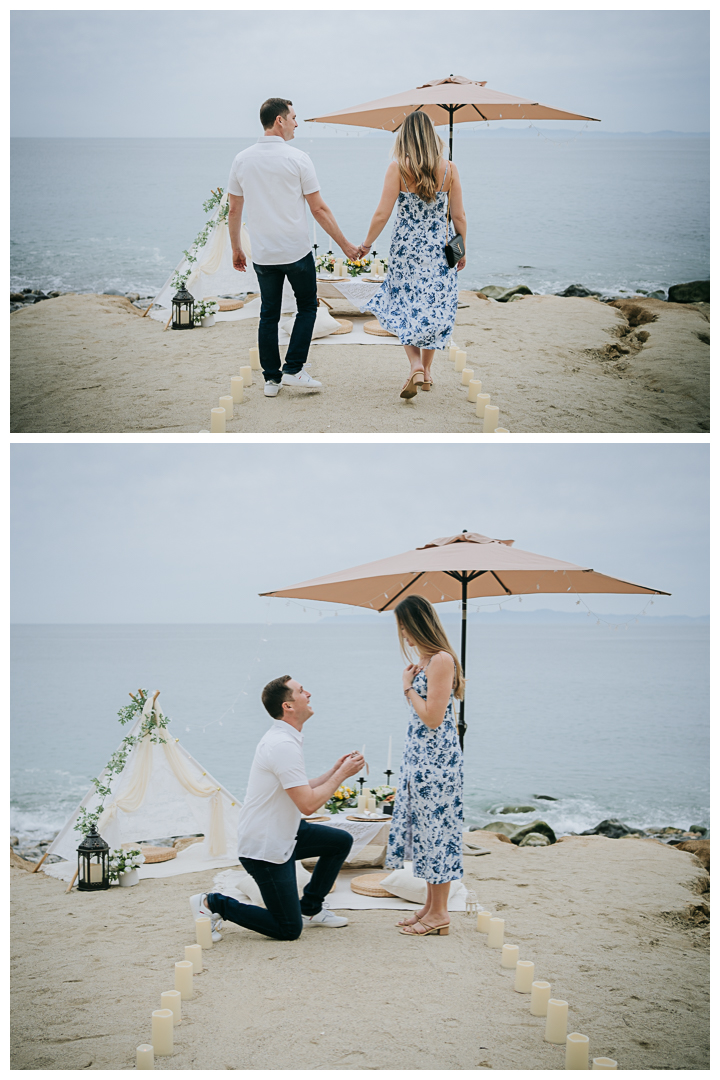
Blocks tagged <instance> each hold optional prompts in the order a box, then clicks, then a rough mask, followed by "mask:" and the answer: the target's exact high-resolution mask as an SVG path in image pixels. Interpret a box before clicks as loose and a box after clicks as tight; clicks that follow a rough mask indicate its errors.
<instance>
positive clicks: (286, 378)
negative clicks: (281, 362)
mask: <svg viewBox="0 0 720 1080" xmlns="http://www.w3.org/2000/svg"><path fill="white" fill-rule="evenodd" d="M282 381H283V386H305V387H313V386H322V383H321V382H320V381H319V380H318V379H313V378H311V377H310V375H308V373H307V372H306V371H299V372H298V374H297V375H283V377H282Z"/></svg>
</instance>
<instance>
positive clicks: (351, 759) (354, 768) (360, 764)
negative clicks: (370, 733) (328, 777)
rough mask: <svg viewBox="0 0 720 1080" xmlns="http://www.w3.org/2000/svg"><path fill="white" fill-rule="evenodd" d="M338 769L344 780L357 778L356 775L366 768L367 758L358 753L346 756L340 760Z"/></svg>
mask: <svg viewBox="0 0 720 1080" xmlns="http://www.w3.org/2000/svg"><path fill="white" fill-rule="evenodd" d="M338 767H339V770H340V774H341V777H342V779H343V780H347V778H348V777H349V776H355V774H356V773H359V772H362V771H363V769H364V768H365V758H364V757H363V756H362V754H358V753H357V751H355V752H353V753H352V754H345V756H344V757H342V758H340V761H339V762H338Z"/></svg>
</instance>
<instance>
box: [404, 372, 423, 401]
mask: <svg viewBox="0 0 720 1080" xmlns="http://www.w3.org/2000/svg"><path fill="white" fill-rule="evenodd" d="M424 377H425V376H424V375H423V373H422V371H413V372H412V374H411V375H410V377H409V379H408V381H407V382H406V383H405V385H404V386H403V388H402V390H401V391H400V397H401V398H411V397H415V395H416V394H417V388H418V386H419V385H420V384H421V383H422V381H423V379H424Z"/></svg>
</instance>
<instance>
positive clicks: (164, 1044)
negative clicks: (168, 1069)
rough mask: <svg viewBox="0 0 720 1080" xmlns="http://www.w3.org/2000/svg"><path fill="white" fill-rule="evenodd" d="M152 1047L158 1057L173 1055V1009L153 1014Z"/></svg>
mask: <svg viewBox="0 0 720 1080" xmlns="http://www.w3.org/2000/svg"><path fill="white" fill-rule="evenodd" d="M152 1047H153V1052H154V1053H155V1055H156V1057H167V1056H168V1055H169V1054H172V1052H173V1014H172V1009H156V1010H155V1012H154V1013H153V1014H152Z"/></svg>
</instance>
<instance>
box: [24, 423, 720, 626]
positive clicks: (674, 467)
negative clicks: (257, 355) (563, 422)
mask: <svg viewBox="0 0 720 1080" xmlns="http://www.w3.org/2000/svg"><path fill="white" fill-rule="evenodd" d="M708 452H709V447H708V446H707V445H698V444H694V445H692V444H656V443H651V444H640V443H632V444H625V445H618V444H579V445H578V444H571V443H567V444H555V445H552V444H551V445H547V444H545V445H537V444H525V445H522V444H510V445H507V446H488V447H478V446H469V445H467V444H454V445H453V444H450V445H449V444H438V445H432V444H430V445H428V444H424V445H418V444H405V445H402V444H380V445H378V444H362V445H352V444H350V445H339V444H305V445H297V444H292V445H276V444H268V445H239V444H237V443H233V444H225V445H223V446H212V445H208V444H204V445H196V446H188V445H187V444H173V445H169V446H162V445H158V444H154V445H148V444H137V443H136V444H95V445H93V444H91V443H87V444H82V445H80V444H59V445H58V444H55V445H53V444H50V443H48V444H15V445H14V446H13V447H12V465H13V470H12V472H13V478H12V489H13V618H14V620H15V621H17V622H60V623H66V622H67V623H69V622H91V623H92V622H107V623H115V622H129V623H133V622H151V623H153V622H155V623H161V622H171V623H173V622H178V623H193V622H208V623H219V622H256V621H257V622H261V621H263V620H266V619H272V621H274V622H279V621H303V619H307V620H310V619H312V620H316V619H317V615H311V614H308V615H303V612H302V606H301V605H300V606H298V605H290V606H287V605H286V602H285V600H282V599H279V598H275V599H271V600H267V599H260V598H259V597H258V595H257V594H258V593H260V592H264V591H267V590H271V589H279V588H282V587H285V586H289V585H292V584H294V583H295V582H298V581H303V580H307V579H308V578H313V577H317V576H320V575H321V574H327V573H331V572H333V571H336V570H342V569H346V568H349V567H352V566H355V565H358V564H360V563H365V562H370V561H372V560H374V559H379V558H383V557H385V556H389V555H394V554H397V553H400V552H402V551H406V550H408V549H410V548H414V547H418V546H420V545H422V544H424V543H427V542H428V541H430V540H433V539H434V538H436V537H438V536H448V535H451V534H453V533H456V532H461V531H462V530H463V529H468V530H469V531H470V532H480V533H484V534H485V535H487V536H491V537H495V538H500V539H514V540H515V542H516V546H517V547H519V548H522V549H524V550H527V551H534V552H537V553H538V554H541V555H548V556H551V557H554V558H558V559H564V560H567V561H569V562H574V563H578V564H581V565H584V566H590V567H592V568H594V569H596V570H599V571H601V572H603V573H606V574H610V575H613V576H616V577H621V578H624V579H625V580H629V581H634V582H636V583H638V584H641V585H645V586H648V587H650V588H656V589H663V590H666V591H668V592H671V593H672V594H673V595H672V596H671V597H656V598H655V604H654V606H653V608H652V609H651V611H650V613H651V614H655V615H670V614H684V615H705V614H707V612H708V611H709V605H708V520H709V519H708ZM588 599H589V602H590V604H591V605H592V607H593V609H594V610H596V611H598V612H616V613H621V614H625V613H639V612H640V610H641V609H642V608H643V606H644V604H645V602H646V601H645V598H643V597H640V596H592V597H589V598H588ZM572 605H573V601H572V600H570V599H567V600H566V599H565V598H563V597H561V596H553V595H549V596H538V597H527V599H526V601H525V602H524V604H523V607H522V608H521V609H519V610H529V609H530V608H532V607H551V608H556V609H562V610H569V609H570V608H571V607H572ZM321 606H322V605H319V604H314V605H313V607H314V608H318V607H321ZM343 610H344V611H347V612H348V613H350V612H353V611H354V610H355V609H353V608H346V609H343ZM441 610H446V608H445V607H443V608H441Z"/></svg>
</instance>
